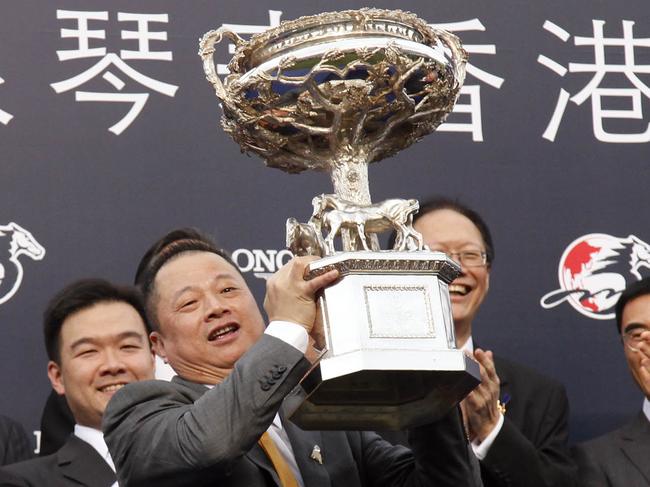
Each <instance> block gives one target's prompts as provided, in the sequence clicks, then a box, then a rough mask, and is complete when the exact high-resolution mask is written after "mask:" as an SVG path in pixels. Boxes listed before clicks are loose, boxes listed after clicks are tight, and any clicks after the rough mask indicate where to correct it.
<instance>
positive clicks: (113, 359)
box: [101, 348, 126, 375]
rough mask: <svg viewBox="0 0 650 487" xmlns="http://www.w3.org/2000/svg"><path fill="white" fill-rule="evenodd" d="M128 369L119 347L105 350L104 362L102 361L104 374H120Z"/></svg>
mask: <svg viewBox="0 0 650 487" xmlns="http://www.w3.org/2000/svg"><path fill="white" fill-rule="evenodd" d="M125 370H126V365H125V364H124V360H123V359H122V356H121V354H120V351H119V349H113V348H111V349H108V350H105V352H104V362H103V363H102V370H101V372H102V373H103V374H112V375H115V374H120V373H122V372H124V371H125Z"/></svg>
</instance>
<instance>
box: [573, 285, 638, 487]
mask: <svg viewBox="0 0 650 487" xmlns="http://www.w3.org/2000/svg"><path fill="white" fill-rule="evenodd" d="M616 329H617V331H618V333H619V335H620V337H621V345H622V348H623V353H624V354H625V359H626V361H627V365H628V367H629V369H630V373H631V374H632V377H633V378H634V381H635V382H636V383H637V385H638V386H639V389H640V390H641V392H642V394H643V396H644V398H643V405H642V407H641V411H640V412H639V413H638V414H637V415H636V416H635V417H634V418H633V419H632V420H631V421H629V422H628V423H627V424H625V425H624V426H622V427H621V428H619V429H617V430H615V431H611V432H609V433H607V434H605V435H603V436H601V437H599V438H596V439H593V440H591V441H588V442H586V443H583V444H581V445H578V446H577V447H576V449H575V455H576V460H577V462H578V467H579V471H580V479H581V481H582V485H584V486H585V487H647V486H648V485H650V278H645V279H642V280H641V281H637V282H635V283H633V284H630V286H628V287H627V289H625V291H623V293H622V294H621V297H620V298H619V300H618V302H617V303H616Z"/></svg>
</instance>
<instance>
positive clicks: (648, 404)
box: [643, 397, 650, 421]
mask: <svg viewBox="0 0 650 487" xmlns="http://www.w3.org/2000/svg"><path fill="white" fill-rule="evenodd" d="M643 414H645V417H646V418H648V421H650V399H648V398H647V397H646V398H645V399H644V400H643Z"/></svg>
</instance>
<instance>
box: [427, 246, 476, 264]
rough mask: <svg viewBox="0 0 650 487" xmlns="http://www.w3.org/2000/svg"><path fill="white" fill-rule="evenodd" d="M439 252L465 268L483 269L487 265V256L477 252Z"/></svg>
mask: <svg viewBox="0 0 650 487" xmlns="http://www.w3.org/2000/svg"><path fill="white" fill-rule="evenodd" d="M432 250H435V249H432ZM440 252H444V253H445V254H447V255H448V256H449V257H451V258H452V259H454V260H455V261H456V262H460V263H461V264H462V265H463V266H465V267H483V266H485V265H486V264H487V254H486V253H485V252H481V251H479V250H463V251H462V252H447V251H446V250H440Z"/></svg>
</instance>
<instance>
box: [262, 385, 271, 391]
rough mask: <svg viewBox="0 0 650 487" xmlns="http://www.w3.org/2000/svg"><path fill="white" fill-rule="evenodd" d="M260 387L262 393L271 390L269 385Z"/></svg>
mask: <svg viewBox="0 0 650 487" xmlns="http://www.w3.org/2000/svg"><path fill="white" fill-rule="evenodd" d="M261 387H262V390H263V391H268V390H270V389H271V384H262V386H261Z"/></svg>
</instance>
